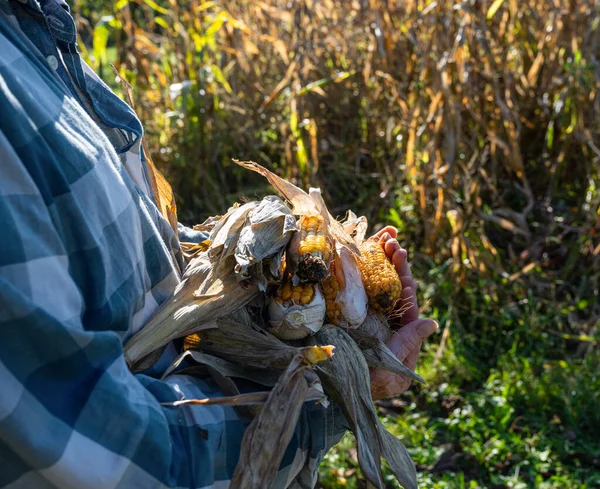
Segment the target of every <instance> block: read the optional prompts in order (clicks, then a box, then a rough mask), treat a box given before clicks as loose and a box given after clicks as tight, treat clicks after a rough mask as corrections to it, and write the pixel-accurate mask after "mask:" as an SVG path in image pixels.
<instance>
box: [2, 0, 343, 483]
mask: <svg viewBox="0 0 600 489" xmlns="http://www.w3.org/2000/svg"><path fill="white" fill-rule="evenodd" d="M141 134H142V127H141V124H140V122H139V121H138V119H137V117H136V115H135V113H134V112H133V111H132V110H131V108H130V107H128V106H127V105H126V104H125V103H124V102H122V101H121V100H120V99H119V98H118V97H116V96H115V95H114V94H113V93H112V92H111V91H110V90H109V89H108V88H107V87H106V85H105V84H104V83H103V82H102V81H101V80H100V79H99V78H98V77H96V76H95V75H94V74H93V73H92V71H91V70H90V69H89V68H88V67H87V66H85V64H84V63H83V62H82V61H81V59H80V57H79V55H78V53H77V49H76V36H75V24H74V22H73V19H72V18H71V16H70V14H69V13H68V7H67V6H66V4H64V2H62V1H60V0H0V223H1V229H2V231H1V235H0V486H1V487H11V488H77V489H81V488H99V489H109V488H123V489H125V488H137V487H140V488H159V487H160V488H162V487H181V488H188V487H193V488H205V487H214V488H225V487H228V486H229V480H230V478H231V476H232V474H233V470H234V468H235V465H236V463H237V459H238V456H239V447H240V441H241V438H242V436H243V432H244V429H245V427H246V426H247V424H248V420H246V419H243V418H241V417H240V415H239V414H238V413H237V412H236V411H235V410H234V409H232V408H223V407H218V406H210V407H209V406H195V407H184V408H168V407H162V406H161V405H160V403H161V402H167V401H173V400H176V399H180V398H182V396H185V397H186V398H203V397H210V396H219V395H220V393H219V391H218V389H217V388H216V386H215V385H214V384H213V383H212V382H211V381H210V380H206V379H197V378H192V377H186V376H182V375H175V376H172V377H170V378H169V379H168V380H167V381H160V380H157V378H155V377H154V376H151V375H149V374H148V373H147V374H146V375H133V374H131V373H130V372H129V370H128V369H127V366H126V364H125V361H124V358H123V342H124V341H126V340H127V339H128V338H129V337H130V336H131V335H132V334H133V333H135V332H136V331H137V330H139V329H140V328H141V327H143V325H144V323H145V322H146V320H147V319H148V317H149V316H150V315H151V314H152V312H153V311H154V310H155V309H156V308H157V307H158V305H159V304H160V303H161V302H162V301H163V300H165V299H166V298H167V297H168V296H169V295H170V294H171V293H172V291H173V289H174V288H175V287H176V286H177V284H178V283H179V276H180V272H181V267H182V259H181V252H180V250H179V248H178V244H177V239H176V236H175V234H174V232H173V231H172V229H171V228H170V227H169V225H168V223H167V222H166V221H165V220H164V219H163V218H162V217H161V216H160V213H159V212H158V210H157V208H156V206H155V204H154V201H153V198H152V194H151V192H150V190H149V185H148V183H147V182H148V175H147V170H146V166H145V163H144V156H143V153H142V150H141V148H140V137H141ZM174 354H176V351H175V348H174V346H173V345H170V347H169V348H168V349H167V352H166V353H165V355H167V356H168V355H174ZM165 358H166V357H165ZM161 363H165V362H161ZM166 363H168V359H167V360H166ZM158 373H160V372H158ZM334 414H335V416H334ZM343 432H344V420H343V418H342V417H341V416H340V415H339V411H337V410H335V409H332V408H330V409H327V410H325V409H323V408H322V407H319V406H308V405H307V406H305V409H304V411H303V413H302V417H301V420H300V422H299V424H298V426H297V429H296V432H295V436H294V439H293V442H292V444H291V445H290V447H289V448H288V450H287V452H286V456H285V458H284V462H283V463H282V466H281V468H280V471H279V474H278V478H277V481H276V487H286V486H293V487H303V488H310V487H312V486H314V484H315V477H316V468H317V465H318V463H319V461H320V459H321V458H322V456H323V455H324V453H325V452H326V450H327V449H328V448H329V447H330V446H331V445H332V444H333V443H335V442H337V441H338V440H339V438H340V437H341V435H342V433H343Z"/></svg>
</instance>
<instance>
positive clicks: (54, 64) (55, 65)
mask: <svg viewBox="0 0 600 489" xmlns="http://www.w3.org/2000/svg"><path fill="white" fill-rule="evenodd" d="M46 59H47V60H48V64H49V65H50V68H52V69H53V70H56V68H58V60H57V59H56V56H54V55H52V54H51V55H50V56H48V57H47V58H46Z"/></svg>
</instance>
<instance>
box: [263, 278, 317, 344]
mask: <svg viewBox="0 0 600 489" xmlns="http://www.w3.org/2000/svg"><path fill="white" fill-rule="evenodd" d="M314 291H315V296H314V298H313V300H312V301H311V303H310V304H306V305H299V304H294V303H293V302H291V301H290V302H289V303H287V302H286V303H283V304H282V303H280V302H278V301H277V300H275V299H271V300H270V302H269V305H268V314H269V323H270V325H271V329H270V332H271V333H272V334H273V335H275V336H277V337H278V338H280V339H282V340H299V339H302V338H306V337H307V336H309V335H310V334H314V333H316V332H317V331H319V329H321V327H322V326H323V320H324V319H325V311H326V304H325V298H324V297H323V294H322V293H321V291H320V290H319V289H318V287H315V288H314Z"/></svg>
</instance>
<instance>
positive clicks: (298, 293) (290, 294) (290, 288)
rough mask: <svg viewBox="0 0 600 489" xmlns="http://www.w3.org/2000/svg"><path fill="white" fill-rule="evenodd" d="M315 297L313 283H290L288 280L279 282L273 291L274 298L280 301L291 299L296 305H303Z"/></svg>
mask: <svg viewBox="0 0 600 489" xmlns="http://www.w3.org/2000/svg"><path fill="white" fill-rule="evenodd" d="M314 298H315V289H314V286H313V284H308V283H306V284H298V285H292V283H291V282H290V281H289V280H286V281H285V282H283V284H281V286H280V287H279V289H277V292H276V293H275V300H276V301H277V302H280V303H282V304H283V303H284V302H288V301H291V302H293V303H294V304H296V305H299V306H305V305H307V304H310V303H311V302H312V300H313V299H314Z"/></svg>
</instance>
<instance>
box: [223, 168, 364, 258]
mask: <svg viewBox="0 0 600 489" xmlns="http://www.w3.org/2000/svg"><path fill="white" fill-rule="evenodd" d="M233 161H234V162H235V163H237V164H238V165H240V166H242V167H244V168H246V169H248V170H252V171H254V172H256V173H259V174H260V175H262V176H264V177H265V178H266V179H267V180H268V181H269V183H270V184H271V185H273V187H274V188H275V189H276V190H277V191H278V192H279V193H280V194H281V195H282V197H284V198H285V199H286V200H287V201H288V202H290V204H292V212H293V213H294V214H295V215H297V216H305V215H314V214H320V215H322V216H323V218H324V219H325V222H326V224H327V226H328V227H329V232H330V233H331V235H332V236H333V237H334V238H335V239H336V241H337V242H338V243H340V244H341V245H343V246H347V247H348V248H349V249H350V250H351V251H353V252H354V253H356V254H359V251H358V247H357V246H356V243H355V242H354V240H353V239H352V238H351V237H350V236H349V235H348V233H346V231H344V228H343V226H342V225H341V224H340V223H339V222H338V221H336V220H335V219H334V218H333V216H332V215H331V214H330V213H329V211H328V210H327V207H326V206H325V203H324V202H323V198H322V196H321V193H320V191H319V189H311V194H310V195H309V194H307V193H306V192H305V191H304V190H302V189H300V188H298V187H296V186H295V185H294V184H292V183H290V182H287V181H286V180H284V179H283V178H281V177H279V176H277V175H275V173H273V172H271V171H269V170H267V169H266V168H264V167H262V166H261V165H259V164H258V163H255V162H253V161H239V160H235V159H234V160H233Z"/></svg>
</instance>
